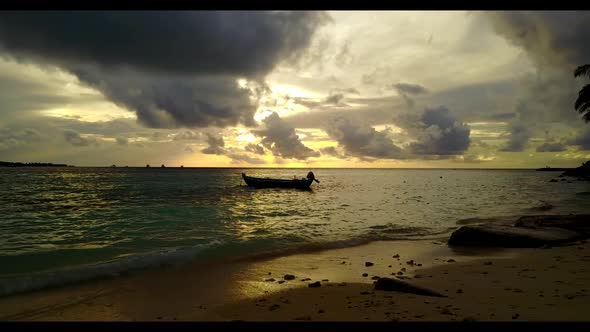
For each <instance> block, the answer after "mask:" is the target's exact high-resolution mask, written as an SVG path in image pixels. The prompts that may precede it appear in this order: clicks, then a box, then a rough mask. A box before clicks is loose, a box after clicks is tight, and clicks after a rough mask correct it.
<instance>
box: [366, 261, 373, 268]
mask: <svg viewBox="0 0 590 332" xmlns="http://www.w3.org/2000/svg"><path fill="white" fill-rule="evenodd" d="M373 265H375V264H373V263H371V262H365V266H367V267H368V266H373Z"/></svg>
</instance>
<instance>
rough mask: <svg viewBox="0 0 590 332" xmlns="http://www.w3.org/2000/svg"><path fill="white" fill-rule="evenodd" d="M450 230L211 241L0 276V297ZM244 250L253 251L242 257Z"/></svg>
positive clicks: (384, 229) (392, 228) (391, 228)
mask: <svg viewBox="0 0 590 332" xmlns="http://www.w3.org/2000/svg"><path fill="white" fill-rule="evenodd" d="M453 229H455V227H450V228H448V229H443V230H439V231H434V230H432V229H429V228H426V227H404V226H398V225H391V224H388V225H378V226H372V227H370V230H369V232H367V233H366V234H364V235H361V236H357V237H352V238H348V239H344V240H334V241H317V242H314V241H310V240H309V239H302V238H296V237H293V236H287V237H283V238H274V239H272V238H271V239H257V240H246V241H243V242H235V241H234V242H224V241H221V240H215V241H211V242H208V243H206V244H200V245H196V246H193V247H189V248H186V247H184V248H174V249H169V250H166V251H160V252H152V253H146V254H138V255H133V256H125V257H122V258H119V259H116V260H111V261H107V262H101V263H96V264H90V265H81V266H77V267H71V268H64V269H60V270H55V271H45V272H35V273H27V274H17V275H11V276H3V277H0V296H7V295H12V294H17V293H24V292H31V291H36V290H41V289H45V288H51V287H59V286H65V285H68V284H74V283H79V282H83V281H91V280H96V279H104V278H113V277H119V276H122V275H125V274H127V273H130V272H133V271H139V270H145V269H150V268H162V267H168V266H175V265H182V264H188V263H194V262H198V261H202V260H204V259H213V260H215V261H217V262H218V263H224V262H228V261H244V260H257V259H265V258H272V257H278V256H286V255H292V254H300V253H309V252H314V251H316V252H317V251H322V250H328V249H338V248H348V247H355V246H360V245H364V244H368V243H371V242H375V241H400V240H439V239H441V238H443V237H445V236H446V235H448V234H449V233H450V232H451V231H452V230H453ZM289 243H290V244H289ZM244 252H254V253H253V254H245V255H244V254H243V253H244Z"/></svg>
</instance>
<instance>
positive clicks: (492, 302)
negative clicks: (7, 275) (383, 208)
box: [0, 240, 590, 321]
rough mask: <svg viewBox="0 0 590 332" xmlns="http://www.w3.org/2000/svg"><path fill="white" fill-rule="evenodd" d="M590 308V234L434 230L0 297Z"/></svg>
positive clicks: (287, 305)
mask: <svg viewBox="0 0 590 332" xmlns="http://www.w3.org/2000/svg"><path fill="white" fill-rule="evenodd" d="M395 255H399V257H398V258H397V257H394V256H395ZM410 260H413V263H414V264H408V263H407V262H408V261H410ZM366 262H371V263H373V265H372V266H365V263H366ZM418 264H420V265H418ZM364 273H366V274H367V276H363V274H364ZM286 274H290V275H294V276H295V278H294V279H293V280H284V276H285V275H286ZM373 277H391V278H393V277H398V278H404V279H403V280H404V281H406V282H409V283H411V284H413V285H417V286H421V287H425V288H428V289H431V290H434V291H436V292H439V293H442V294H444V295H446V296H447V297H444V298H439V297H431V296H422V295H414V294H408V293H401V292H388V291H378V290H374V289H373V287H374V286H373V282H374V280H373ZM318 281H319V283H320V285H321V286H320V287H315V288H311V287H309V284H311V283H314V282H318ZM588 308H590V246H589V244H588V243H586V242H585V241H582V242H577V243H574V244H571V245H569V246H564V247H553V248H550V249H540V248H539V249H475V248H468V249H461V250H458V249H452V248H449V247H448V246H447V245H446V243H443V242H441V241H432V240H425V241H396V242H374V243H370V244H367V245H362V246H358V247H352V248H342V249H332V250H325V251H321V252H314V253H305V254H295V255H289V256H284V257H276V258H267V259H258V260H248V261H240V262H234V263H231V264H227V263H225V264H216V265H211V264H209V265H206V264H194V265H187V266H181V267H170V268H165V269H161V270H157V271H142V272H137V273H134V274H131V275H129V276H121V277H117V278H113V279H107V280H99V281H92V282H86V283H83V284H77V285H71V286H64V287H60V288H54V289H48V290H43V291H36V292H31V293H27V294H20V295H18V294H17V295H13V296H9V297H4V298H0V320H37V321H39V320H40V321H49V320H51V321H53V320H58V321H63V320H65V321H103V320H106V321H111V320H118V321H135V320H137V321H160V320H166V321H168V320H198V321H229V320H246V321H294V320H312V321H392V320H393V321H415V320H420V321H441V320H444V321H447V320H457V321H461V320H477V321H490V320H492V321H513V320H525V321H556V320H557V321H583V320H588V316H587V311H588Z"/></svg>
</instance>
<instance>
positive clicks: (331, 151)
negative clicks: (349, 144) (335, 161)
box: [320, 146, 346, 159]
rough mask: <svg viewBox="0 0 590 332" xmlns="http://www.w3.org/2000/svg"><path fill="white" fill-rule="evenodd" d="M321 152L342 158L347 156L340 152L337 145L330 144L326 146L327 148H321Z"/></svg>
mask: <svg viewBox="0 0 590 332" xmlns="http://www.w3.org/2000/svg"><path fill="white" fill-rule="evenodd" d="M320 152H321V153H322V154H325V155H329V156H333V157H336V158H340V159H344V158H346V156H345V155H343V154H342V153H340V152H339V151H338V149H336V147H335V146H328V147H325V148H321V149H320Z"/></svg>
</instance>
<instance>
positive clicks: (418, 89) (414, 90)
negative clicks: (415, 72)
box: [391, 83, 428, 95]
mask: <svg viewBox="0 0 590 332" xmlns="http://www.w3.org/2000/svg"><path fill="white" fill-rule="evenodd" d="M391 87H392V88H393V89H395V90H397V91H398V92H399V93H403V94H410V95H418V94H424V93H427V92H428V90H427V89H426V88H425V87H423V86H422V85H420V84H412V83H396V84H393V85H392V86H391Z"/></svg>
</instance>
